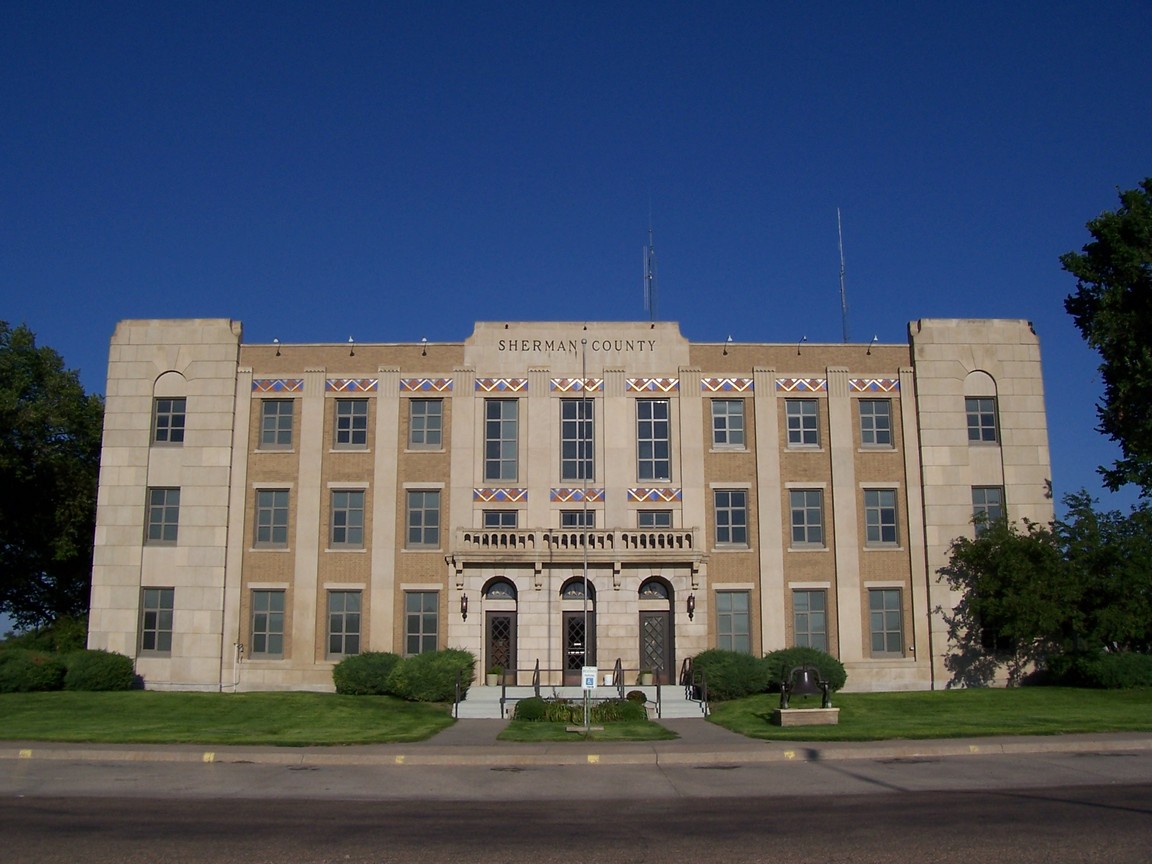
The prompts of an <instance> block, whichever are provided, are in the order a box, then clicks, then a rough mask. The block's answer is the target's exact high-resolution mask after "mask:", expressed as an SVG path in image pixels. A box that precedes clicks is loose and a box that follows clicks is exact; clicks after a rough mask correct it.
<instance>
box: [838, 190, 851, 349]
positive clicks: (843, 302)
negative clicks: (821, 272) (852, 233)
mask: <svg viewBox="0 0 1152 864" xmlns="http://www.w3.org/2000/svg"><path fill="white" fill-rule="evenodd" d="M836 237H837V239H838V240H839V242H840V323H841V324H842V325H843V327H844V342H845V344H847V342H848V295H847V294H846V293H845V291H844V231H843V230H842V229H841V227H840V208H839V207H837V208H836Z"/></svg>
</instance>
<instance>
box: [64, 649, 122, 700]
mask: <svg viewBox="0 0 1152 864" xmlns="http://www.w3.org/2000/svg"><path fill="white" fill-rule="evenodd" d="M64 665H65V666H66V667H67V669H68V671H67V672H66V673H65V675H64V689H65V690H131V689H132V687H133V686H134V685H135V684H136V670H135V669H133V668H132V660H131V659H130V658H128V657H125V656H124V655H123V654H117V653H116V652H115V651H100V650H93V651H87V650H85V651H73V652H72V653H71V654H69V655H67V656H66V657H65V658H64Z"/></svg>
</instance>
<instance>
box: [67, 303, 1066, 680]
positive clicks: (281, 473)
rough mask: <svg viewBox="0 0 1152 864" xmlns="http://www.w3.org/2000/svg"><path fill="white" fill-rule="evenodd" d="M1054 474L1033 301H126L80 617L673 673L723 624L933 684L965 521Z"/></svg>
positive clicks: (311, 668) (220, 665)
mask: <svg viewBox="0 0 1152 864" xmlns="http://www.w3.org/2000/svg"><path fill="white" fill-rule="evenodd" d="M1049 477H1050V469H1049V456H1048V437H1047V427H1046V420H1045V411H1044V394H1043V386H1042V382H1041V374H1040V351H1039V343H1038V340H1037V338H1036V335H1035V334H1034V333H1033V332H1032V329H1031V327H1030V325H1029V324H1028V323H1027V322H1024V321H1004V320H920V321H914V322H912V323H911V324H910V326H909V330H908V343H907V344H905V345H886V344H876V343H875V342H873V344H827V345H816V344H809V343H806V342H801V343H799V344H797V343H790V344H773V343H763V344H761V343H757V344H745V343H733V342H731V341H729V342H727V343H692V342H689V341H688V340H686V339H685V338H684V337H683V336H682V335H681V334H680V331H679V328H678V326H677V325H676V324H672V323H649V322H631V323H600V322H595V323H594V322H589V323H587V324H584V323H581V322H577V323H541V322H510V323H504V322H495V323H487V322H485V323H478V324H476V325H475V329H474V331H473V333H472V335H471V336H470V337H469V338H468V339H466V340H465V341H463V342H452V343H435V342H426V341H425V340H420V341H419V342H410V343H398V344H372V343H367V342H365V343H361V342H352V341H351V340H349V342H347V343H338V344H298V345H297V344H293V345H287V344H279V343H278V342H274V343H273V344H259V345H256V344H245V343H244V342H243V339H242V333H241V325H240V324H239V323H238V322H234V321H228V320H220V319H210V320H209V319H206V320H150V321H124V322H121V323H120V325H119V326H118V327H117V329H116V333H115V335H114V336H113V338H112V344H111V354H110V360H109V369H108V388H107V408H106V416H105V425H104V444H103V453H102V458H101V472H100V490H99V504H98V511H97V528H96V549H95V563H94V567H93V574H92V583H93V585H92V611H91V618H90V633H89V645H90V646H91V647H93V648H105V649H110V650H113V651H119V652H121V653H124V654H127V655H129V656H131V657H133V658H135V661H136V668H137V671H138V672H139V673H140V674H141V675H142V676H143V678H144V680H145V682H146V686H148V687H150V688H156V689H202V690H217V689H224V690H234V689H235V690H257V689H317V690H319V689H329V688H331V686H332V683H331V682H332V678H331V670H332V667H333V665H334V664H335V663H336V662H338V661H339V660H340V659H341V658H343V657H347V656H349V655H351V654H356V653H359V652H363V651H392V652H396V653H398V654H405V655H411V654H415V653H418V652H422V651H428V650H434V649H437V648H445V647H460V648H465V649H468V650H470V651H472V652H473V653H474V654H475V655H476V656H477V658H478V661H479V664H480V666H479V668H478V670H477V671H478V672H479V673H482V672H483V671H484V670H485V669H487V668H488V667H492V666H500V667H503V668H505V669H508V670H513V669H519V670H531V669H533V668H535V667H536V666H537V665H539V668H540V669H541V670H543V671H542V675H543V678H544V681H545V682H551V683H556V684H559V683H561V682H562V681H568V680H571V681H575V680H577V679H578V675H579V671H580V668H581V667H582V666H583V665H585V664H588V665H598V666H599V667H601V668H611V667H612V666H613V665H614V664H615V663H616V661H617V660H619V661H620V663H621V665H622V666H623V668H625V669H629V670H640V669H642V668H649V669H653V670H656V671H657V673H658V674H660V675H661V676H662V678H663V680H664V681H665V682H667V681H670V680H675V678H676V676H677V673H678V671H679V670H680V669H681V668H682V664H683V663H684V661H685V660H686V659H687V658H691V657H693V656H694V655H696V654H698V653H699V652H701V651H703V650H705V649H707V648H713V647H721V648H729V649H735V650H738V651H748V652H751V653H753V654H757V655H759V654H761V653H764V652H767V651H770V650H773V649H776V648H781V647H786V646H791V645H811V646H815V647H818V648H822V649H825V650H827V651H829V652H831V653H832V654H834V655H836V656H837V657H839V658H840V659H841V661H842V662H843V663H844V665H845V667H846V668H847V670H848V689H852V690H898V689H926V688H933V687H943V686H944V685H945V684H946V683H947V682H948V680H949V677H950V675H949V672H948V671H947V668H946V666H945V659H946V657H947V655H948V651H949V648H950V646H949V644H948V640H947V636H946V631H945V627H944V624H943V619H942V617H941V615H940V612H939V610H940V609H941V608H943V609H945V610H947V609H950V608H951V607H952V605H954V602H955V598H953V597H950V596H949V592H948V590H947V587H946V586H945V585H943V584H942V583H941V581H940V580H939V577H938V574H937V571H938V569H939V568H940V567H941V566H942V565H943V564H944V563H945V562H946V561H947V551H948V547H949V544H950V543H951V541H952V540H953V538H956V537H959V536H964V535H971V532H972V531H973V530H974V529H973V525H972V516H973V514H974V513H988V514H990V515H993V516H996V515H999V514H1007V516H1008V517H1009V518H1010V519H1013V520H1017V519H1022V518H1027V519H1031V520H1034V521H1039V522H1046V521H1048V520H1049V519H1051V518H1052V502H1051V500H1050V497H1049V493H1048V489H1049V486H1048V480H1049ZM509 674H510V675H511V674H512V673H509ZM529 678H530V673H527V672H525V673H521V674H520V675H519V679H520V681H521V682H522V683H527V681H528V680H529Z"/></svg>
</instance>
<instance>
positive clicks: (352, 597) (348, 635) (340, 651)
mask: <svg viewBox="0 0 1152 864" xmlns="http://www.w3.org/2000/svg"><path fill="white" fill-rule="evenodd" d="M359 653H360V592H359V591H329V592H328V656H329V657H346V656H350V655H352V654H359Z"/></svg>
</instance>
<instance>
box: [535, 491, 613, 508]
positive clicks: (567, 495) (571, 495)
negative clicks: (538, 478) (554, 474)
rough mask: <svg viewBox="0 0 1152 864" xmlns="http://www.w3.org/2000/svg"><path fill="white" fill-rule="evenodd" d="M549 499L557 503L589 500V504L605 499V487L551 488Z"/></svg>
mask: <svg viewBox="0 0 1152 864" xmlns="http://www.w3.org/2000/svg"><path fill="white" fill-rule="evenodd" d="M548 500H549V501H552V502H554V503H556V504H570V503H572V502H576V503H579V502H581V501H587V502H588V503H589V504H593V503H598V502H600V501H603V500H604V490H603V489H551V490H549V492H548Z"/></svg>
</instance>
